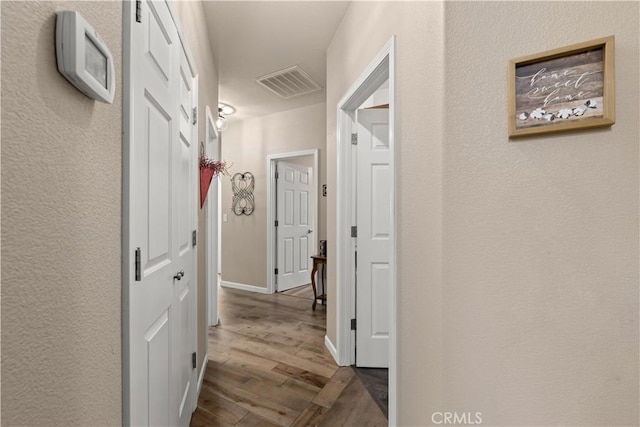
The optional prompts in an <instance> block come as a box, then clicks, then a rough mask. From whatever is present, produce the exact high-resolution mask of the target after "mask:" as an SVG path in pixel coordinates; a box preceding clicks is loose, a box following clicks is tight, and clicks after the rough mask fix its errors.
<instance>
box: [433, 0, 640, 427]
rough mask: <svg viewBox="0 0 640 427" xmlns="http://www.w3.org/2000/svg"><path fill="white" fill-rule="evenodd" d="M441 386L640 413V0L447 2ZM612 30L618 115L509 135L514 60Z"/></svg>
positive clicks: (532, 402) (596, 420) (556, 421)
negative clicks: (563, 129)
mask: <svg viewBox="0 0 640 427" xmlns="http://www.w3.org/2000/svg"><path fill="white" fill-rule="evenodd" d="M445 12H446V24H445V28H446V38H445V39H446V53H447V56H446V76H447V78H446V95H447V96H446V98H445V105H446V115H445V120H446V121H445V123H446V135H445V136H446V138H445V149H444V164H445V174H444V196H445V197H444V215H443V217H444V236H445V245H444V256H443V259H444V276H445V282H444V286H443V307H444V310H443V325H444V328H445V329H444V331H445V332H446V333H444V334H443V335H444V342H443V346H444V350H445V352H446V354H447V355H448V356H447V361H446V367H445V369H444V375H445V381H444V382H443V383H444V384H445V388H444V390H443V396H444V398H445V401H446V402H449V407H451V408H460V410H467V411H481V412H483V417H482V418H483V420H484V423H485V424H490V425H505V426H515V425H608V426H613V425H638V423H639V421H640V420H639V419H638V402H639V396H638V360H639V359H638V356H639V354H638V296H639V295H638V142H639V141H638V139H639V135H640V132H639V127H638V117H639V103H640V99H639V97H638V93H639V86H638V83H639V77H640V75H639V73H638V60H639V57H638V51H639V45H638V34H639V30H640V28H639V25H638V19H639V12H640V9H639V3H638V2H602V3H599V2H552V3H542V2H496V3H494V2H480V3H475V2H471V3H456V2H452V3H446V6H445ZM612 34H613V35H615V37H616V104H617V114H616V116H617V122H616V124H615V125H614V126H613V127H612V128H610V129H603V130H596V131H587V132H575V133H571V134H567V135H556V136H540V137H536V138H532V139H527V140H518V141H517V142H510V141H509V140H508V138H507V109H506V108H507V103H506V99H507V92H506V88H507V82H506V69H507V61H508V60H509V59H510V58H516V57H519V56H522V55H527V54H531V53H536V52H542V51H545V50H548V49H553V48H556V47H562V46H565V45H569V44H572V43H578V42H582V41H587V40H590V39H594V38H598V37H604V36H608V35H612Z"/></svg>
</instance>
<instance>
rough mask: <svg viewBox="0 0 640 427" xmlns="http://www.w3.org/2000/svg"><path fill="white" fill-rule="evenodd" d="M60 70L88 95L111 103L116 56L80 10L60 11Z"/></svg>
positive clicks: (58, 54)
mask: <svg viewBox="0 0 640 427" xmlns="http://www.w3.org/2000/svg"><path fill="white" fill-rule="evenodd" d="M56 58H57V61H58V71H60V73H61V74H62V75H63V76H65V77H66V79H67V80H69V81H70V82H71V83H72V84H73V85H74V86H75V87H77V88H78V89H79V90H80V91H82V93H84V94H85V95H87V96H88V97H89V98H92V99H95V100H98V101H102V102H106V103H109V104H111V103H112V102H113V97H114V95H115V86H116V76H115V67H114V65H113V57H112V56H111V52H110V51H109V48H108V47H107V45H106V44H105V43H104V42H103V41H102V39H101V38H100V36H98V33H97V32H96V30H94V29H93V27H92V26H91V25H89V23H88V22H87V21H85V19H84V18H83V17H82V15H80V14H79V13H78V12H72V11H65V12H58V19H57V21H56Z"/></svg>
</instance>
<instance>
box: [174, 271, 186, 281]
mask: <svg viewBox="0 0 640 427" xmlns="http://www.w3.org/2000/svg"><path fill="white" fill-rule="evenodd" d="M183 277H184V270H180V271H178V273H177V274H176V275H175V276H173V278H174V279H176V280H181V279H182V278H183Z"/></svg>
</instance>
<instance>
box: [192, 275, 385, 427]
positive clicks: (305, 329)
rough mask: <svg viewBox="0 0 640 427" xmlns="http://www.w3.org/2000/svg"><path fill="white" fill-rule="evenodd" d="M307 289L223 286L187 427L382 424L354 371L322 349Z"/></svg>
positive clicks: (318, 315) (321, 320)
mask: <svg viewBox="0 0 640 427" xmlns="http://www.w3.org/2000/svg"><path fill="white" fill-rule="evenodd" d="M309 294H310V289H309V287H305V288H303V290H302V291H301V290H300V289H299V288H298V289H293V290H291V291H289V292H288V293H287V294H273V295H266V294H257V293H250V292H245V291H238V290H234V289H226V288H221V289H220V319H221V320H220V324H219V325H218V326H216V327H212V328H209V350H208V351H209V361H208V365H207V369H206V373H205V377H204V381H203V386H202V391H201V393H200V399H199V401H198V409H197V410H196V412H195V413H194V414H193V418H192V421H191V426H193V427H204V426H306V425H327V426H336V425H348V426H355V425H367V426H386V425H387V420H386V418H385V416H384V415H383V413H382V411H381V410H380V409H379V408H378V406H377V405H376V403H375V402H374V401H373V399H371V397H370V396H369V394H368V392H367V391H366V389H365V388H364V386H363V385H362V383H361V381H360V379H359V378H358V377H357V376H356V375H355V374H354V371H353V370H352V368H350V367H342V368H339V367H338V366H336V364H335V362H334V361H333V358H332V357H331V355H330V354H329V352H328V351H327V350H326V348H325V345H324V334H325V322H326V309H325V308H324V307H322V306H318V308H317V309H316V311H312V310H311V297H310V295H309Z"/></svg>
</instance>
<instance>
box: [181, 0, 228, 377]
mask: <svg viewBox="0 0 640 427" xmlns="http://www.w3.org/2000/svg"><path fill="white" fill-rule="evenodd" d="M174 6H175V7H176V10H177V11H178V15H179V16H180V21H181V23H182V30H183V32H184V36H185V37H186V40H187V42H188V45H189V49H190V51H191V53H192V54H193V58H194V60H195V62H196V66H197V68H198V142H200V141H204V138H205V127H206V124H207V116H206V113H205V111H206V108H205V107H206V106H207V105H208V106H209V108H210V110H211V114H214V115H215V114H216V112H217V111H218V72H217V70H216V63H215V58H214V57H213V52H212V50H211V44H210V41H209V34H208V30H207V23H206V21H205V17H204V11H203V10H202V2H200V1H179V2H175V3H174ZM198 150H200V148H199V147H198ZM198 182H200V181H198ZM199 188H200V187H198V197H197V199H198V234H199V236H198V321H197V322H198V347H197V349H198V367H197V369H198V375H200V369H201V367H202V363H203V361H204V356H205V354H206V352H207V346H208V333H207V331H208V326H207V325H208V317H207V312H206V295H207V293H206V292H207V277H206V271H205V265H206V263H207V262H208V259H209V257H211V256H213V254H208V253H207V240H206V239H207V215H208V212H207V204H206V201H205V205H204V207H203V208H202V209H200V189H199Z"/></svg>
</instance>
